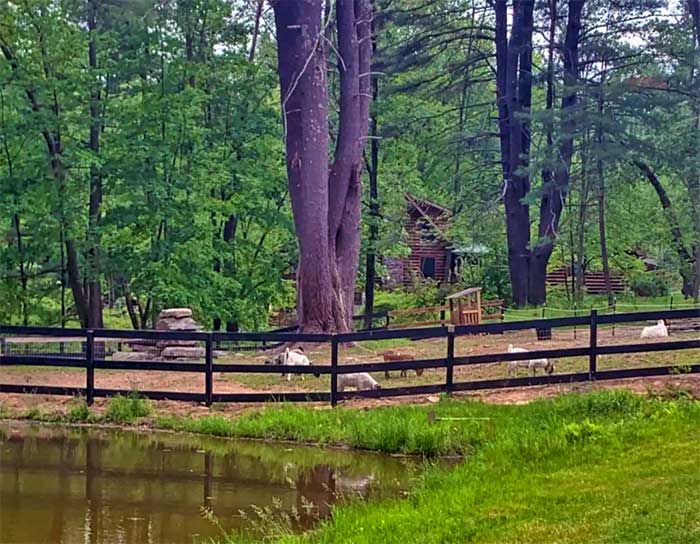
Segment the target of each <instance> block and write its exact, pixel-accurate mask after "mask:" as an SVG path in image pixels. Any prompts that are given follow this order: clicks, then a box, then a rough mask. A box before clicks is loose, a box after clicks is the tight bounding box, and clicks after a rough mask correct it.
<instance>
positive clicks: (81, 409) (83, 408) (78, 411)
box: [66, 398, 90, 423]
mask: <svg viewBox="0 0 700 544" xmlns="http://www.w3.org/2000/svg"><path fill="white" fill-rule="evenodd" d="M66 417H67V419H68V421H70V422H71V423H78V422H80V421H87V420H88V419H90V409H89V408H88V405H87V403H86V402H85V399H82V398H77V399H75V400H74V401H73V403H72V404H71V407H70V408H69V409H68V415H67V416H66Z"/></svg>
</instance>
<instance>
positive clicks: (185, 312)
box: [158, 308, 192, 319]
mask: <svg viewBox="0 0 700 544" xmlns="http://www.w3.org/2000/svg"><path fill="white" fill-rule="evenodd" d="M169 317H174V318H175V319H182V318H183V317H192V310H190V309H189V308H167V309H165V310H163V311H162V312H160V314H158V319H167V318H169Z"/></svg>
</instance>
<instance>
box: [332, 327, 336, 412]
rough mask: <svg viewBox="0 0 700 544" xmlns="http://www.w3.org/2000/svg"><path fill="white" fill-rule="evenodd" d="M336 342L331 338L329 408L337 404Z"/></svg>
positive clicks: (334, 337)
mask: <svg viewBox="0 0 700 544" xmlns="http://www.w3.org/2000/svg"><path fill="white" fill-rule="evenodd" d="M337 397H338V340H337V339H336V336H335V335H333V337H332V338H331V406H336V405H337V404H338V398H337Z"/></svg>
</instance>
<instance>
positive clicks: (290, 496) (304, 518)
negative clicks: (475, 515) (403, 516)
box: [0, 422, 417, 544]
mask: <svg viewBox="0 0 700 544" xmlns="http://www.w3.org/2000/svg"><path fill="white" fill-rule="evenodd" d="M416 468H417V465H416V463H415V462H414V461H412V460H408V459H399V458H393V457H388V456H381V455H374V454H369V453H357V452H348V451H335V450H324V449H320V448H310V447H291V446H288V445H284V444H275V445H270V444H263V443H260V442H250V441H235V440H226V439H217V438H209V437H200V436H192V435H181V434H175V433H163V432H152V431H150V432H134V431H120V430H114V429H88V428H77V427H60V426H41V425H33V424H27V423H21V422H0V542H3V543H12V544H15V543H18V544H19V543H31V544H37V543H40V542H41V543H66V544H67V543H70V544H73V543H76V542H84V543H86V544H98V543H105V544H106V543H109V544H117V543H124V544H131V543H134V544H146V543H148V544H165V543H167V544H175V543H192V542H201V541H205V542H206V541H207V540H208V539H209V537H216V536H220V535H221V531H222V529H223V530H225V531H233V530H237V529H241V528H244V527H246V526H248V527H250V524H251V520H254V519H256V516H255V514H254V510H255V507H260V508H265V507H270V508H272V509H273V510H274V511H275V512H278V513H280V512H287V513H294V512H298V514H297V515H293V516H292V517H293V518H294V519H295V520H296V521H295V522H294V523H295V525H296V527H297V528H299V529H303V528H306V527H309V526H310V525H311V524H313V523H314V522H315V521H317V520H318V519H319V518H323V517H326V516H329V515H330V509H331V508H330V507H331V505H333V504H335V503H336V502H338V501H342V500H347V498H348V497H350V496H357V495H358V494H359V495H361V496H363V497H368V496H371V497H377V496H384V495H387V494H394V493H398V492H399V491H401V490H402V489H405V488H407V487H408V486H409V484H410V481H411V479H412V478H413V477H414V475H415V474H416ZM204 509H209V510H211V511H212V512H213V513H214V516H215V517H216V519H217V520H218V522H219V523H220V525H221V528H218V527H217V526H216V524H215V523H213V522H212V521H211V520H208V519H205V518H204V516H203V515H202V511H203V510H204ZM241 511H242V512H243V513H244V514H241Z"/></svg>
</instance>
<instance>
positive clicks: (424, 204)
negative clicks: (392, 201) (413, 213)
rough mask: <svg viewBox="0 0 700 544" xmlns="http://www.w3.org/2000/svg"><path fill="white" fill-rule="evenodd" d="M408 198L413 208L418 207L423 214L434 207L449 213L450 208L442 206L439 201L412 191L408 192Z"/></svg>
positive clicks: (436, 209) (441, 211)
mask: <svg viewBox="0 0 700 544" xmlns="http://www.w3.org/2000/svg"><path fill="white" fill-rule="evenodd" d="M406 200H407V201H408V203H409V205H410V207H411V208H414V209H416V210H417V211H418V212H419V213H420V214H421V215H423V214H426V213H427V212H428V210H430V209H433V210H435V211H437V212H439V213H444V214H449V213H450V210H449V209H447V208H445V207H444V206H441V205H440V204H438V203H437V202H433V201H432V200H428V199H425V198H418V197H417V196H414V195H412V194H411V193H406Z"/></svg>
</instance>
